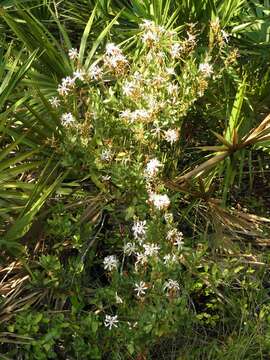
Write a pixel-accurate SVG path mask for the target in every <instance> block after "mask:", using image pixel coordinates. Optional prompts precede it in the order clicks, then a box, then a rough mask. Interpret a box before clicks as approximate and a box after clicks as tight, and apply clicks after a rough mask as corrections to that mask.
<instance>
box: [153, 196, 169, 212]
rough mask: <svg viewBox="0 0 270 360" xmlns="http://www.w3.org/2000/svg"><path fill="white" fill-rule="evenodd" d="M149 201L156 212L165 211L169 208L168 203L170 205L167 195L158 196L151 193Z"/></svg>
mask: <svg viewBox="0 0 270 360" xmlns="http://www.w3.org/2000/svg"><path fill="white" fill-rule="evenodd" d="M149 201H150V202H151V203H153V205H154V206H155V207H156V208H157V209H158V210H165V209H167V208H168V207H169V206H170V203H171V202H170V199H169V197H168V195H166V194H164V195H160V194H155V193H152V194H150V197H149Z"/></svg>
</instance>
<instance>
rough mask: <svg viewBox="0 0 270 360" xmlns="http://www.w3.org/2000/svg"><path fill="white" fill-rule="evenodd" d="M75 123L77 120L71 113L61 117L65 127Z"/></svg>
mask: <svg viewBox="0 0 270 360" xmlns="http://www.w3.org/2000/svg"><path fill="white" fill-rule="evenodd" d="M74 122H75V118H74V116H73V115H72V114H71V113H65V114H63V115H62V116H61V123H62V125H63V126H68V125H71V124H72V123H74Z"/></svg>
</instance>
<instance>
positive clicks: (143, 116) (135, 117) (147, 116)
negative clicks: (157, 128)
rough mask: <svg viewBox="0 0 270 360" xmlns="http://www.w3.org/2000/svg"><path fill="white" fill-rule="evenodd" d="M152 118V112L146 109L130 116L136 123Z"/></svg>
mask: <svg viewBox="0 0 270 360" xmlns="http://www.w3.org/2000/svg"><path fill="white" fill-rule="evenodd" d="M150 118H151V113H150V111H148V110H146V109H137V110H135V111H133V112H131V114H130V121H131V122H134V121H136V120H142V121H148V120H150Z"/></svg>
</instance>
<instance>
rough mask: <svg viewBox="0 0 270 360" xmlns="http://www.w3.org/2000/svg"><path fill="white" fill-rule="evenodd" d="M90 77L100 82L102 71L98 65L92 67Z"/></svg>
mask: <svg viewBox="0 0 270 360" xmlns="http://www.w3.org/2000/svg"><path fill="white" fill-rule="evenodd" d="M89 75H90V78H91V79H94V80H99V79H100V78H101V76H102V69H101V68H100V67H99V66H98V65H94V66H91V68H90V69H89Z"/></svg>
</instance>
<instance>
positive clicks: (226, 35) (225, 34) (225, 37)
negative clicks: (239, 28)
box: [221, 30, 230, 43]
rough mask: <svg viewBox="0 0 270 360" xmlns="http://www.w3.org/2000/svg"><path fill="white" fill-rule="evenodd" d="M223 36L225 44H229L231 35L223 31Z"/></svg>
mask: <svg viewBox="0 0 270 360" xmlns="http://www.w3.org/2000/svg"><path fill="white" fill-rule="evenodd" d="M221 35H222V38H223V40H224V41H225V43H228V42H229V37H230V35H229V34H228V33H227V32H226V31H225V30H221Z"/></svg>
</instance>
